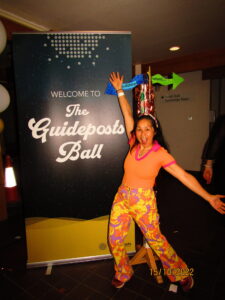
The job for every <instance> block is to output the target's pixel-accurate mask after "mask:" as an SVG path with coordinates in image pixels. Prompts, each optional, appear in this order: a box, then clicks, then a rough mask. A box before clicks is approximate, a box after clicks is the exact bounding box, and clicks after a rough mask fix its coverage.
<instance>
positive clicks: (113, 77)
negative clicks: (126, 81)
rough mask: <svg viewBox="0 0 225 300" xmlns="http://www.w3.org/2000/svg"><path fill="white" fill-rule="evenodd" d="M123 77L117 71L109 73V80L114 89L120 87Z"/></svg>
mask: <svg viewBox="0 0 225 300" xmlns="http://www.w3.org/2000/svg"><path fill="white" fill-rule="evenodd" d="M123 77H124V76H120V73H119V72H112V73H111V74H110V77H109V81H110V82H111V84H112V85H113V87H114V89H115V90H116V91H117V90H121V89H122V84H123Z"/></svg>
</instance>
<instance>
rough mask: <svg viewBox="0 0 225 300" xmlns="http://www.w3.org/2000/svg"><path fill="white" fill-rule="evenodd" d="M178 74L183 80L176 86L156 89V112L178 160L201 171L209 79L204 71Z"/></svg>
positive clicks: (188, 168) (205, 136)
mask: <svg viewBox="0 0 225 300" xmlns="http://www.w3.org/2000/svg"><path fill="white" fill-rule="evenodd" d="M179 75H180V76H181V77H183V78H184V82H183V83H181V84H180V86H178V87H177V88H176V89H175V90H169V91H168V88H167V87H163V86H161V87H160V88H159V90H157V91H155V106H156V114H157V117H158V118H159V120H160V122H161V125H162V128H163V133H164V136H165V138H166V140H167V142H168V144H169V147H170V151H171V154H172V155H173V156H174V157H175V159H176V161H177V163H178V164H179V165H181V166H182V167H183V168H184V169H186V170H193V171H199V170H200V165H201V155H202V150H203V147H204V144H205V141H206V140H207V137H208V132H209V101H210V81H209V80H202V73H201V71H197V72H189V73H183V74H179Z"/></svg>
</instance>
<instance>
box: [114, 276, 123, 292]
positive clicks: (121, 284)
mask: <svg viewBox="0 0 225 300" xmlns="http://www.w3.org/2000/svg"><path fill="white" fill-rule="evenodd" d="M124 284H125V282H122V281H120V280H118V279H116V278H115V277H114V278H113V280H112V285H113V286H114V287H115V288H117V289H121V288H122V287H123V286H124Z"/></svg>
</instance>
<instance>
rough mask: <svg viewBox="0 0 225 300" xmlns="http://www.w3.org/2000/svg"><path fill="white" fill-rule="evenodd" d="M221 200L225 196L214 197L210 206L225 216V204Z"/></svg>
mask: <svg viewBox="0 0 225 300" xmlns="http://www.w3.org/2000/svg"><path fill="white" fill-rule="evenodd" d="M220 198H225V196H224V195H212V197H211V199H210V200H209V203H210V205H211V206H212V207H213V208H214V209H215V210H217V211H218V212H219V213H220V214H222V215H224V214H225V203H224V202H223V201H221V200H220Z"/></svg>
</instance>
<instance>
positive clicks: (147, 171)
mask: <svg viewBox="0 0 225 300" xmlns="http://www.w3.org/2000/svg"><path fill="white" fill-rule="evenodd" d="M109 80H110V82H111V84H112V85H113V87H114V88H115V89H116V91H117V95H118V99H119V104H120V107H121V111H122V114H123V117H124V122H125V128H126V133H127V136H128V139H129V144H130V151H129V152H128V154H127V157H126V159H125V162H124V177H123V180H122V184H121V186H120V187H119V189H118V192H117V194H116V196H115V199H114V202H113V205H112V210H111V215H110V222H109V246H110V249H111V252H112V254H113V256H114V260H115V271H116V273H115V277H114V278H113V280H112V284H113V286H115V287H116V288H121V287H122V286H124V284H125V282H126V281H128V280H129V279H130V278H131V277H132V275H133V269H132V267H131V265H130V264H129V258H128V256H127V254H126V251H125V247H124V239H125V238H126V236H127V233H128V230H129V225H130V221H131V219H132V218H133V219H134V220H135V222H136V223H137V224H138V226H139V227H140V229H141V231H142V233H143V234H144V236H145V238H146V240H147V242H148V243H149V245H150V246H151V247H152V249H153V250H154V251H155V252H156V254H157V255H158V257H159V258H160V260H161V262H162V265H163V269H164V273H166V274H167V276H168V278H169V279H170V281H172V282H176V281H179V282H180V284H181V286H182V288H183V290H184V291H188V290H189V289H190V288H192V286H193V284H194V281H193V278H192V277H191V276H190V274H189V273H188V267H187V265H186V263H185V262H184V261H183V260H182V259H181V258H180V257H178V256H177V254H176V252H175V251H174V250H173V248H172V247H171V246H170V244H169V243H168V242H167V240H166V238H165V237H164V236H163V235H162V234H161V232H160V229H159V215H158V212H157V204H156V199H155V194H154V191H153V186H154V182H155V178H156V176H157V174H158V171H159V169H160V168H161V167H163V168H164V169H165V170H166V171H167V172H169V173H170V174H172V175H173V176H174V177H176V178H177V179H178V180H180V181H181V182H182V183H183V184H184V185H186V186H187V187H188V188H189V189H191V190H192V191H194V192H195V193H197V194H198V195H200V196H201V197H202V198H204V199H205V200H206V201H208V202H209V203H210V204H211V206H212V207H213V208H214V209H216V210H217V211H218V212H220V213H221V214H225V204H224V203H223V202H222V201H221V200H220V198H223V197H225V196H221V195H211V194H209V193H208V192H207V191H205V190H204V189H203V188H202V187H201V185H200V184H199V183H198V181H197V180H196V179H195V178H194V177H193V176H192V175H190V174H189V173H187V172H186V171H184V170H183V169H182V168H181V167H179V166H178V165H177V164H176V161H175V160H174V158H173V157H172V156H171V155H170V154H169V153H168V152H167V151H166V150H165V149H164V148H163V147H161V145H160V144H159V142H160V140H162V139H161V138H162V136H161V132H160V128H159V124H158V122H157V120H156V118H155V117H154V116H152V115H149V116H142V117H139V119H138V120H137V122H136V123H134V119H133V114H132V110H131V107H130V105H129V103H128V101H127V98H126V96H125V94H124V92H123V90H122V83H123V76H120V74H119V73H111V75H110V78H109ZM165 270H167V271H168V272H165Z"/></svg>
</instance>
